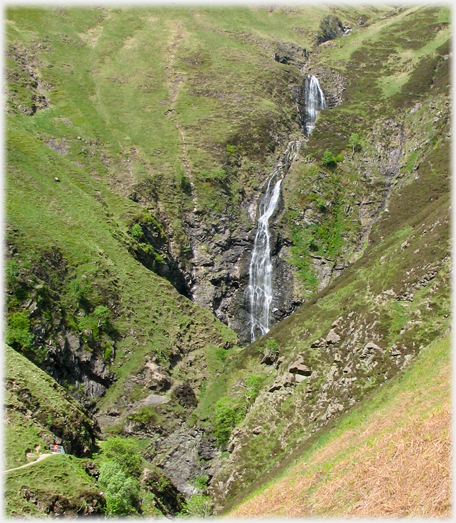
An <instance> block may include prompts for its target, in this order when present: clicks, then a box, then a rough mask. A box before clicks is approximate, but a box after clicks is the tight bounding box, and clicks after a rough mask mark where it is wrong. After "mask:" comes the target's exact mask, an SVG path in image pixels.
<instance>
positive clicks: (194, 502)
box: [179, 494, 212, 518]
mask: <svg viewBox="0 0 456 523" xmlns="http://www.w3.org/2000/svg"><path fill="white" fill-rule="evenodd" d="M211 513H212V500H211V498H210V497H209V496H206V495H205V494H194V495H193V496H190V498H189V499H188V501H187V502H186V503H185V506H184V509H183V510H182V512H181V513H180V514H179V515H180V516H183V517H193V518H207V517H209V516H210V515H211Z"/></svg>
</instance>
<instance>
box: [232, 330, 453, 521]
mask: <svg viewBox="0 0 456 523" xmlns="http://www.w3.org/2000/svg"><path fill="white" fill-rule="evenodd" d="M450 347H451V343H450V338H449V336H446V337H445V338H443V339H439V340H436V341H435V342H433V343H432V344H430V345H429V346H427V347H425V348H424V349H423V350H422V352H421V353H420V355H419V356H418V358H417V360H416V361H415V362H413V363H412V364H411V365H410V367H409V368H407V369H406V370H405V371H404V373H402V374H400V375H398V376H397V377H396V378H394V379H393V380H391V382H389V383H386V384H385V385H384V387H383V388H382V390H380V391H377V392H376V393H375V394H369V395H367V397H366V398H365V399H364V401H363V403H362V404H361V405H360V406H359V407H356V408H355V409H353V410H352V411H351V412H350V414H348V415H347V416H345V417H344V418H343V419H342V420H341V421H340V423H338V425H337V427H335V428H334V429H333V430H331V431H328V432H327V433H325V434H323V435H321V436H320V437H319V438H318V440H316V441H315V442H314V443H313V444H312V445H311V446H310V448H309V449H308V450H307V451H306V452H304V454H302V455H301V456H299V458H298V459H299V461H298V462H297V463H296V464H294V465H293V466H292V467H290V468H289V469H287V470H286V471H285V472H284V473H282V474H281V477H280V479H278V480H277V481H272V482H270V484H269V485H268V486H267V488H264V489H261V492H258V493H255V494H254V495H253V496H251V497H250V499H249V500H248V501H246V502H244V503H243V504H241V506H240V507H238V508H236V509H235V510H233V511H232V512H230V513H229V516H230V517H244V518H245V517H258V516H263V517H264V516H281V517H315V516H323V517H328V516H337V517H347V516H351V517H353V516H354V517H373V516H383V517H396V518H400V517H404V516H409V517H410V516H412V517H424V518H429V517H448V516H449V515H450V513H451V457H450V454H451V432H450V427H451V387H450V380H451V353H450Z"/></svg>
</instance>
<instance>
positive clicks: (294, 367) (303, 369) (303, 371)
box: [288, 360, 312, 376]
mask: <svg viewBox="0 0 456 523" xmlns="http://www.w3.org/2000/svg"><path fill="white" fill-rule="evenodd" d="M288 372H291V373H292V374H299V375H300V376H310V375H311V374H312V371H311V370H310V368H309V367H307V366H306V365H304V364H303V363H302V360H297V361H294V362H293V363H291V364H290V366H289V367H288Z"/></svg>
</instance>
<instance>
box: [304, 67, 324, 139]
mask: <svg viewBox="0 0 456 523" xmlns="http://www.w3.org/2000/svg"><path fill="white" fill-rule="evenodd" d="M304 100H305V102H304V103H305V111H306V113H305V122H306V123H305V134H306V136H309V135H310V133H311V132H312V130H313V128H314V126H315V120H316V119H317V116H318V113H319V112H320V111H321V110H322V109H327V107H328V106H327V105H326V100H325V95H324V94H323V91H322V90H321V87H320V82H319V81H318V79H317V78H315V76H308V77H307V78H306V80H305V81H304Z"/></svg>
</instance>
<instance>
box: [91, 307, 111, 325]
mask: <svg viewBox="0 0 456 523" xmlns="http://www.w3.org/2000/svg"><path fill="white" fill-rule="evenodd" d="M93 315H94V317H95V319H96V320H97V327H104V326H105V325H107V324H108V322H109V318H110V316H111V311H110V310H109V309H108V307H106V306H105V305H99V306H98V307H96V308H95V310H94V311H93Z"/></svg>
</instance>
